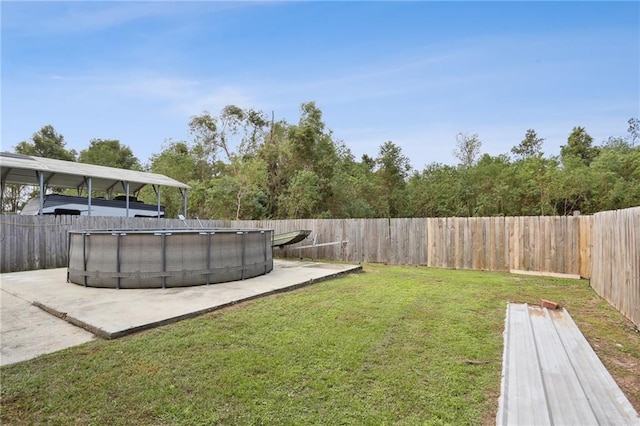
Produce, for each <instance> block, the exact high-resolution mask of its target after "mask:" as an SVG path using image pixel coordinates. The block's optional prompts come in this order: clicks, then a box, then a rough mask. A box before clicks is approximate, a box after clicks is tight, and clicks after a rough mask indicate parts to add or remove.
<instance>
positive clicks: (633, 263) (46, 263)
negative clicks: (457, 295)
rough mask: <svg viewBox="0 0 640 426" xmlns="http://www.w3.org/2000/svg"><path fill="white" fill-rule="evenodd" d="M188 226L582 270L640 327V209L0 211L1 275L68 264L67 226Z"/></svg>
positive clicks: (391, 259) (432, 261) (282, 253)
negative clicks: (271, 215) (390, 215)
mask: <svg viewBox="0 0 640 426" xmlns="http://www.w3.org/2000/svg"><path fill="white" fill-rule="evenodd" d="M187 226H188V227H192V228H200V227H205V228H268V229H273V230H274V233H275V234H279V233H284V232H288V231H293V230H298V229H309V230H311V231H312V236H311V237H310V238H308V239H307V240H305V241H303V242H302V243H300V244H298V245H296V246H290V247H287V248H286V249H284V250H278V249H276V252H275V253H274V254H275V255H276V256H279V257H305V258H314V259H327V260H342V261H346V262H374V263H387V264H402V265H424V266H432V267H443V268H457V269H476V270H489V271H509V270H524V271H536V272H551V273H561V274H571V275H579V276H581V277H584V278H591V285H592V286H593V288H594V289H595V291H597V292H598V294H600V295H601V296H602V297H603V298H605V299H606V300H608V301H609V302H610V303H612V304H613V305H614V306H616V308H618V309H619V310H620V311H621V312H622V313H623V314H624V315H626V316H627V317H629V318H631V319H632V320H633V321H634V322H635V324H636V325H640V313H639V312H638V311H639V309H640V308H639V304H640V248H639V247H638V245H639V244H640V243H639V239H640V230H639V229H640V207H636V208H631V209H626V210H619V211H611V212H602V213H597V214H596V215H594V216H577V217H572V216H551V217H550V216H541V217H538V216H531V217H483V218H419V219H291V220H274V221H270V220H264V221H221V220H206V221H205V220H203V221H198V220H187V221H186V222H183V221H180V220H178V219H149V218H122V217H86V216H57V217H56V216H16V215H2V216H0V239H1V241H0V250H1V251H0V267H1V272H12V271H24V270H31V269H44V268H57V267H64V266H66V264H67V244H68V243H67V231H69V230H71V229H105V228H107V229H109V228H111V229H117V228H119V229H127V228H185V227H187ZM313 241H315V243H316V246H312V247H307V248H302V249H301V248H299V247H301V246H311V245H312V243H313ZM327 243H336V244H332V245H327Z"/></svg>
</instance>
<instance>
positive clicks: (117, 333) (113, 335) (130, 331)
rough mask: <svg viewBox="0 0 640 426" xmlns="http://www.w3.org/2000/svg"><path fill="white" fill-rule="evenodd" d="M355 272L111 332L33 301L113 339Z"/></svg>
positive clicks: (89, 329)
mask: <svg viewBox="0 0 640 426" xmlns="http://www.w3.org/2000/svg"><path fill="white" fill-rule="evenodd" d="M355 272H362V265H358V266H354V267H352V268H350V269H347V270H345V271H339V272H336V273H334V274H331V275H325V276H323V277H320V278H311V279H309V280H307V281H304V282H301V283H298V284H294V285H291V286H288V287H283V288H279V289H275V290H271V291H268V292H264V293H260V294H255V295H253V296H248V297H244V298H242V299H238V300H234V301H232V302H228V303H223V304H221V305H216V306H211V307H209V308H205V309H200V310H197V311H194V312H189V313H187V314H183V315H178V316H175V317H171V318H166V319H164V320H160V321H155V322H151V323H148V324H144V325H141V326H137V327H131V328H128V329H126V330H120V331H115V332H109V331H106V330H103V329H101V328H98V327H95V326H93V325H91V324H88V323H86V322H84V321H82V320H80V319H78V318H75V317H73V316H70V315H68V314H67V313H66V312H60V311H58V310H56V309H54V308H52V307H50V306H47V305H44V304H42V303H40V302H33V303H32V304H33V306H36V307H38V308H40V309H42V310H43V311H45V312H47V313H49V314H51V315H53V316H55V317H57V318H60V319H62V320H64V321H67V322H68V323H70V324H73V325H75V326H76V327H80V328H82V329H84V330H87V331H89V332H90V333H93V334H95V335H96V336H98V337H100V338H102V339H106V340H113V339H118V338H120V337H124V336H128V335H130V334H134V333H138V332H140V331H145V330H151V329H153V328H156V327H162V326H164V325H168V324H172V323H175V322H178V321H183V320H186V319H191V318H195V317H198V316H201V315H204V314H207V313H209V312H213V311H217V310H220V309H224V308H227V307H229V306H233V305H237V304H238V303H242V302H247V301H249V300H253V299H258V298H261V297H266V296H270V295H272V294H277V293H286V292H289V291H293V290H297V289H299V288H303V287H307V286H310V285H312V284H318V283H320V282H322V281H327V280H330V279H334V278H340V277H343V276H345V275H348V274H351V273H355Z"/></svg>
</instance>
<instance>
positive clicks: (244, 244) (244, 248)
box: [242, 232, 247, 280]
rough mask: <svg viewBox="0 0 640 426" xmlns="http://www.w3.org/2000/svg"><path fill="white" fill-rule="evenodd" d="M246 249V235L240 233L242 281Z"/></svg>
mask: <svg viewBox="0 0 640 426" xmlns="http://www.w3.org/2000/svg"><path fill="white" fill-rule="evenodd" d="M246 247H247V233H246V232H242V279H243V280H244V272H245V271H244V270H245V266H244V265H245V257H246Z"/></svg>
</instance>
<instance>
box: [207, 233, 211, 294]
mask: <svg viewBox="0 0 640 426" xmlns="http://www.w3.org/2000/svg"><path fill="white" fill-rule="evenodd" d="M210 282H211V232H207V285H209V283H210Z"/></svg>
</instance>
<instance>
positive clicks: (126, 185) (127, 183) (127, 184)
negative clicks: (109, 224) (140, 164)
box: [125, 181, 129, 217]
mask: <svg viewBox="0 0 640 426" xmlns="http://www.w3.org/2000/svg"><path fill="white" fill-rule="evenodd" d="M125 192H126V193H127V204H126V205H127V216H126V217H129V182H128V181H127V182H126V184H125Z"/></svg>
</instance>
